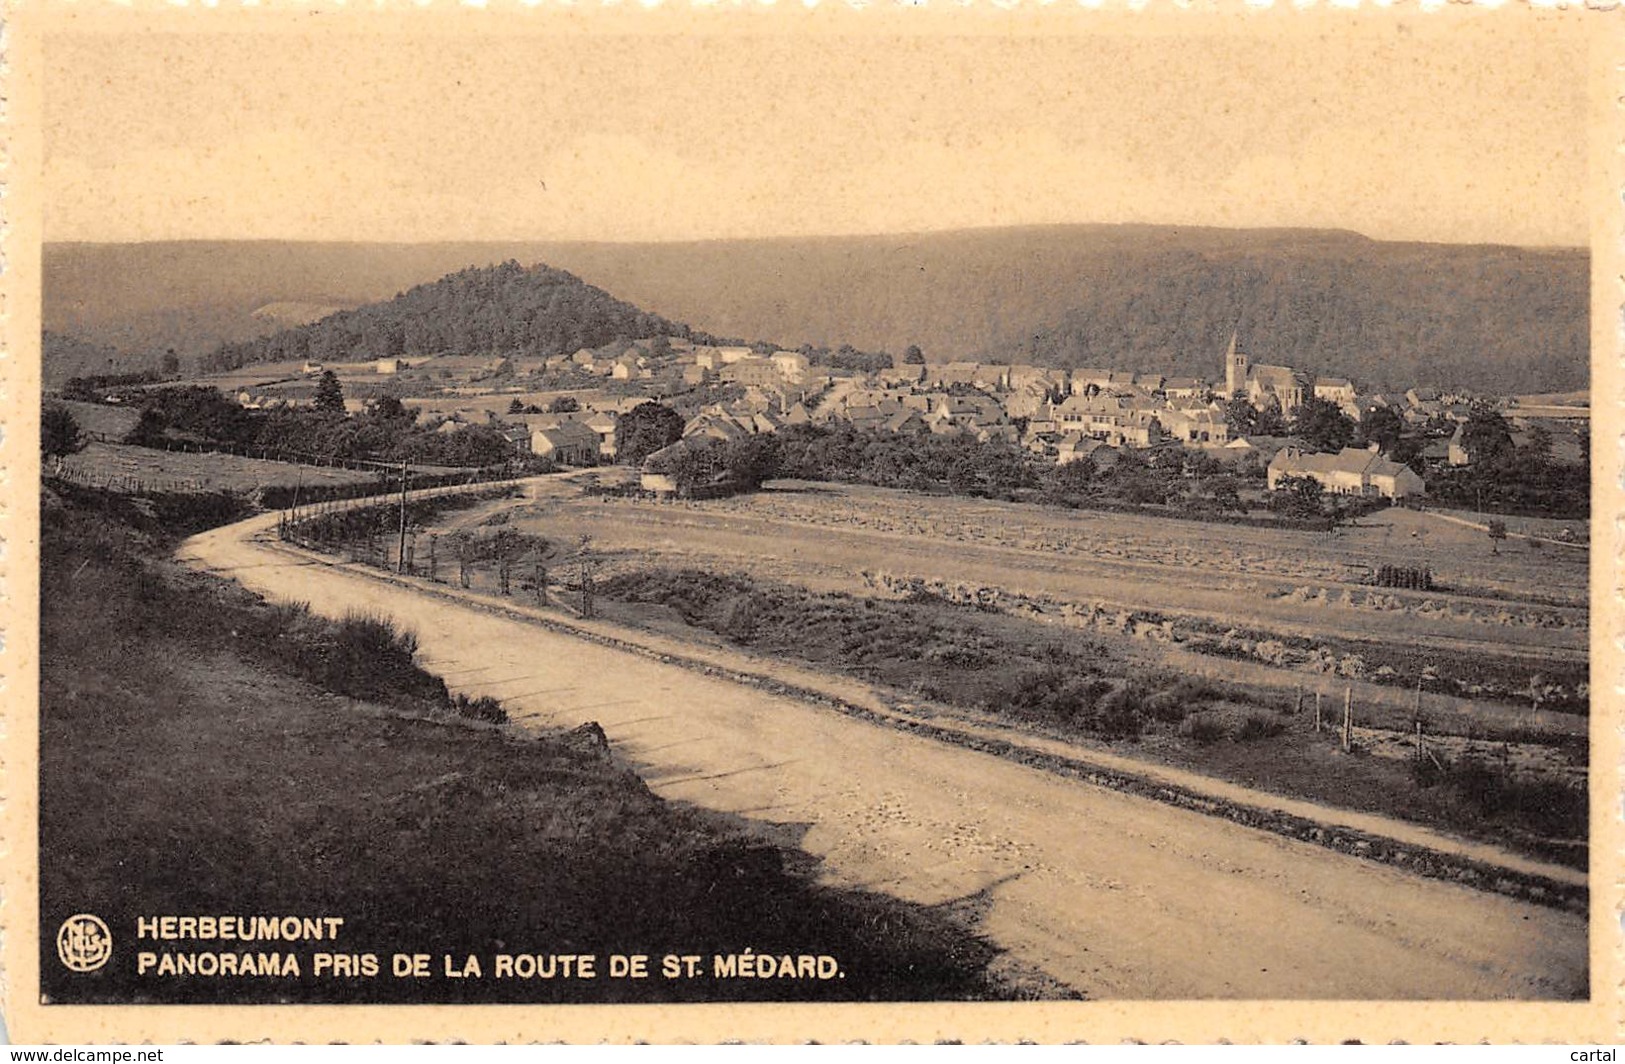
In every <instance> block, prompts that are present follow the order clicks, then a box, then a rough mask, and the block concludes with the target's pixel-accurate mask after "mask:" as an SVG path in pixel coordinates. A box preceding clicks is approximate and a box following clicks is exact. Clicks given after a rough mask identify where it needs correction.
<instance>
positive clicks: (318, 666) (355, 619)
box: [305, 612, 448, 705]
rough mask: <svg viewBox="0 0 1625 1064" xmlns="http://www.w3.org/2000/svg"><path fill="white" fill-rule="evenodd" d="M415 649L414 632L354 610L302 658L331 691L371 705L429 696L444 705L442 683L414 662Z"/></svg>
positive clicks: (444, 692) (319, 680)
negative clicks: (368, 701)
mask: <svg viewBox="0 0 1625 1064" xmlns="http://www.w3.org/2000/svg"><path fill="white" fill-rule="evenodd" d="M417 649H418V641H417V635H416V633H414V632H412V631H410V630H408V629H401V628H398V627H397V626H396V625H395V622H394V621H392V620H390V619H389V618H387V617H383V616H380V615H377V614H367V613H354V612H352V613H348V614H346V615H345V617H344V619H343V620H341V621H339V622H338V623H337V624H335V625H334V626H333V629H332V632H331V634H330V635H329V636H328V637H327V638H326V639H323V640H321V641H320V642H319V643H317V644H316V645H315V646H313V647H310V648H308V649H307V650H306V653H305V656H306V657H307V662H308V664H309V666H310V670H311V674H312V675H313V676H314V677H315V679H316V681H317V682H318V683H320V684H321V685H322V686H323V687H326V688H327V689H328V690H330V691H336V692H337V693H339V694H342V695H348V696H349V697H351V698H362V699H368V700H370V701H380V702H393V701H396V700H398V699H401V698H427V699H429V700H431V701H433V702H436V703H438V704H440V705H445V704H447V701H448V698H447V694H446V685H445V683H444V682H443V681H442V680H440V679H439V677H436V676H433V675H431V674H429V673H427V672H425V671H423V670H422V669H420V668H418V666H417V663H416V662H415V661H414V660H413V659H414V658H415V657H416V655H417Z"/></svg>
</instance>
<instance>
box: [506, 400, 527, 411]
mask: <svg viewBox="0 0 1625 1064" xmlns="http://www.w3.org/2000/svg"><path fill="white" fill-rule="evenodd" d="M524 412H525V404H524V403H522V402H520V401H519V400H518V399H512V400H509V402H508V413H510V414H523V413H524Z"/></svg>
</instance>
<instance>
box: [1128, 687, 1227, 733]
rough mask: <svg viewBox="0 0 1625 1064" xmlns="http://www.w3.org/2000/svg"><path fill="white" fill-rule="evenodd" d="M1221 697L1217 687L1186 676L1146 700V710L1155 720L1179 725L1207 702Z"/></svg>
mask: <svg viewBox="0 0 1625 1064" xmlns="http://www.w3.org/2000/svg"><path fill="white" fill-rule="evenodd" d="M1219 697H1221V693H1220V691H1219V689H1218V688H1217V687H1215V686H1214V685H1213V684H1212V683H1210V682H1209V681H1207V680H1204V679H1202V678H1201V677H1196V676H1184V677H1180V678H1179V679H1178V680H1175V681H1174V682H1173V683H1172V684H1171V685H1169V686H1167V687H1164V688H1162V689H1161V690H1159V691H1157V692H1156V693H1155V694H1153V695H1151V696H1150V697H1149V698H1147V699H1146V700H1145V710H1146V713H1148V714H1149V715H1150V716H1151V718H1152V719H1153V720H1159V721H1162V722H1163V723H1164V724H1178V723H1180V722H1181V721H1183V720H1184V719H1185V718H1186V717H1188V716H1190V715H1191V713H1192V712H1193V711H1194V710H1195V709H1196V708H1198V707H1199V706H1202V705H1203V704H1205V703H1207V702H1211V701H1213V700H1215V699H1217V698H1219Z"/></svg>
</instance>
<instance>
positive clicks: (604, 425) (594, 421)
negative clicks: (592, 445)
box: [582, 410, 620, 458]
mask: <svg viewBox="0 0 1625 1064" xmlns="http://www.w3.org/2000/svg"><path fill="white" fill-rule="evenodd" d="M582 424H583V425H586V426H587V427H588V428H589V429H592V430H593V432H594V433H596V434H597V435H598V453H599V454H601V455H603V456H604V457H605V458H614V457H615V433H616V431H617V430H618V429H619V428H620V420H619V419H618V418H616V416H615V415H614V414H611V413H609V412H607V411H602V410H601V411H599V412H597V413H595V414H593V415H592V416H591V417H589V418H587V420H585V421H583V422H582Z"/></svg>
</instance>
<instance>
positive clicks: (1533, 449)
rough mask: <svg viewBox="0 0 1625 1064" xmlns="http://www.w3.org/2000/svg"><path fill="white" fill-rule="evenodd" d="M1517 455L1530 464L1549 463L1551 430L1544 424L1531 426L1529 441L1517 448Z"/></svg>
mask: <svg viewBox="0 0 1625 1064" xmlns="http://www.w3.org/2000/svg"><path fill="white" fill-rule="evenodd" d="M1518 457H1519V459H1521V460H1522V461H1524V462H1526V463H1528V464H1529V465H1532V466H1537V467H1538V466H1546V465H1551V463H1552V431H1551V430H1550V429H1548V428H1547V427H1546V426H1544V425H1534V426H1531V427H1530V429H1529V441H1528V442H1527V443H1526V444H1524V446H1523V447H1521V448H1519V453H1518Z"/></svg>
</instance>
